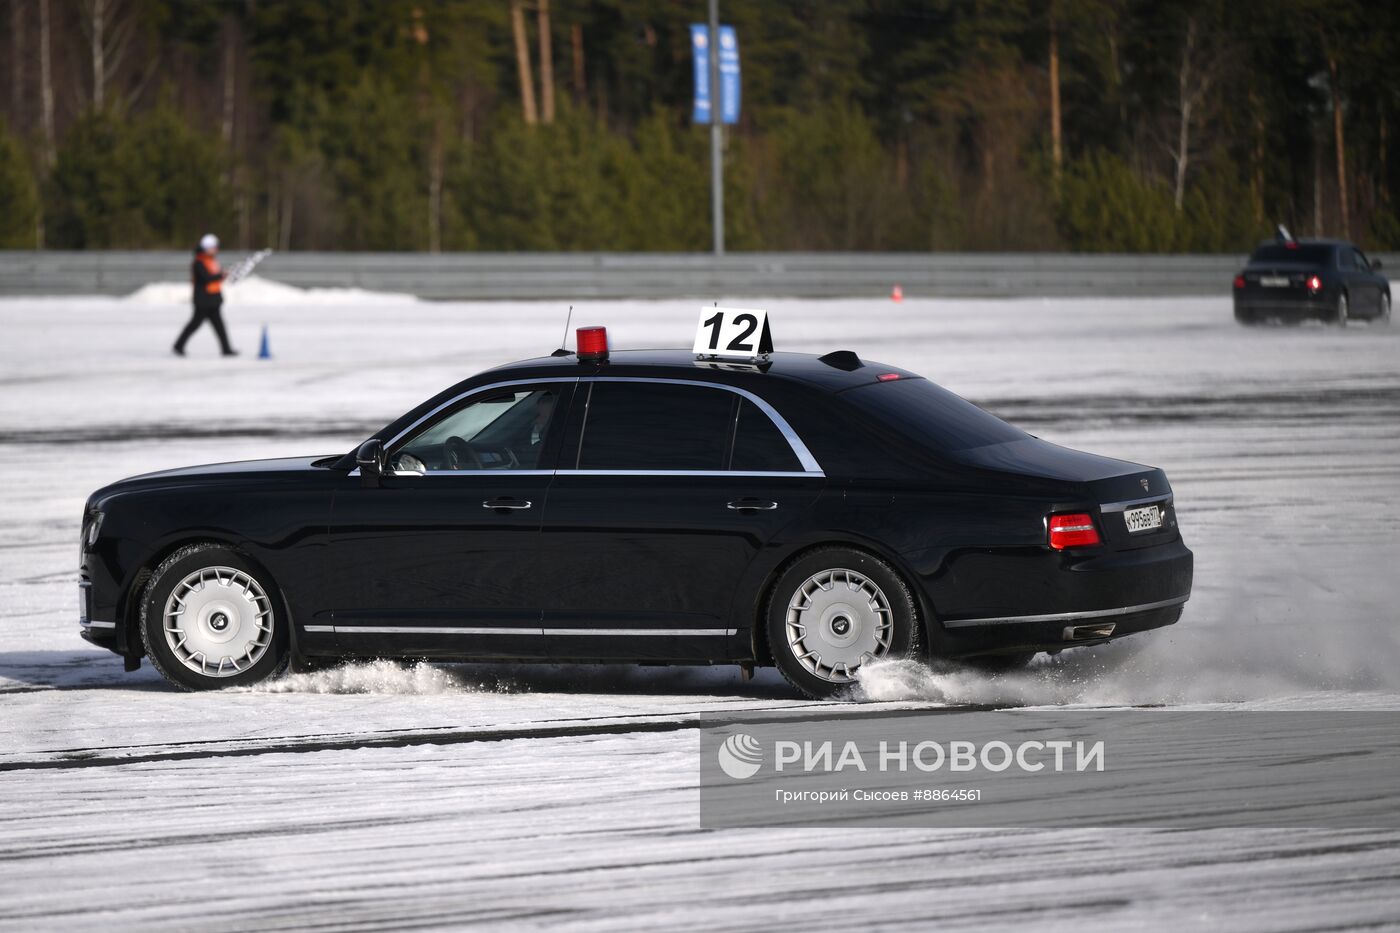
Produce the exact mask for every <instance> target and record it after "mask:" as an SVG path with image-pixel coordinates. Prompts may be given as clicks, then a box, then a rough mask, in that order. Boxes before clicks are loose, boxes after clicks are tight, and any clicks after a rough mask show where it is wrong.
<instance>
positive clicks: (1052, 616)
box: [943, 595, 1191, 628]
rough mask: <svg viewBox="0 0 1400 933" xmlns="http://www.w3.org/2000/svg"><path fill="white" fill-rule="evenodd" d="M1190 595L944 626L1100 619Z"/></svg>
mask: <svg viewBox="0 0 1400 933" xmlns="http://www.w3.org/2000/svg"><path fill="white" fill-rule="evenodd" d="M1190 598H1191V597H1190V596H1189V595H1188V596H1174V597H1172V598H1171V599H1163V600H1159V601H1157V602H1155V603H1142V604H1141V605H1138V606H1119V607H1118V608H1116V609H1089V610H1085V611H1083V612H1051V613H1047V614H1045V615H1038V616H996V617H993V618H987V619H945V620H944V622H943V627H944V628H966V627H968V626H972V625H1006V624H1011V623H1016V622H1072V621H1074V620H1076V619H1102V618H1104V617H1106V616H1125V615H1130V614H1132V613H1134V612H1150V611H1152V610H1153V609H1166V608H1167V607H1168V606H1179V605H1181V604H1182V603H1184V602H1186V601H1187V600H1188V599H1190Z"/></svg>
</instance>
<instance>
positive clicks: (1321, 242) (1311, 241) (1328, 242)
mask: <svg viewBox="0 0 1400 933" xmlns="http://www.w3.org/2000/svg"><path fill="white" fill-rule="evenodd" d="M1293 242H1294V243H1297V244H1298V245H1299V246H1350V247H1352V248H1353V249H1355V248H1356V244H1355V243H1352V242H1351V241H1350V240H1332V239H1328V238H1326V237H1316V238H1314V237H1300V238H1298V239H1296V240H1294V241H1293ZM1283 245H1284V244H1283V242H1282V241H1280V240H1260V241H1259V245H1258V246H1256V247H1255V249H1259V248H1260V247H1264V246H1283Z"/></svg>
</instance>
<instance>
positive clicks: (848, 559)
mask: <svg viewBox="0 0 1400 933" xmlns="http://www.w3.org/2000/svg"><path fill="white" fill-rule="evenodd" d="M767 632H768V644H769V646H770V647H771V648H772V651H773V662H774V663H775V664H776V665H777V666H778V670H779V671H781V672H782V675H783V677H785V678H786V679H787V681H788V683H790V684H792V685H793V686H794V687H796V688H797V689H798V690H800V691H802V692H803V693H805V694H806V695H807V696H809V697H813V698H816V699H824V698H826V697H831V696H834V695H836V694H838V693H840V692H841V691H843V690H845V689H847V688H848V687H850V686H851V685H852V684H854V683H855V681H856V677H857V674H858V672H859V671H860V669H861V667H862V666H863V665H865V664H868V663H870V662H871V661H876V660H880V659H882V658H897V657H904V656H906V655H909V654H913V653H915V652H917V651H918V648H919V644H920V638H919V619H918V612H917V611H916V609H915V603H914V596H913V594H912V593H911V592H910V591H909V587H908V586H907V585H905V583H904V581H903V580H902V579H901V578H900V576H899V574H898V573H896V572H895V570H894V568H893V567H891V566H890V565H889V564H887V563H885V562H884V561H882V560H880V559H878V558H876V557H874V556H872V555H870V554H867V553H865V552H863V551H857V550H855V549H853V548H845V547H829V548H821V549H820V550H816V551H813V552H811V553H809V554H807V555H806V556H804V557H801V558H799V559H797V560H796V561H794V562H793V563H792V564H790V565H789V566H788V567H787V569H786V570H784V571H783V573H782V575H781V576H780V577H779V578H778V582H777V583H776V584H775V585H774V587H773V592H772V594H771V595H770V597H769V600H768V613H767Z"/></svg>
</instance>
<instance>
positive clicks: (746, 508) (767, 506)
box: [729, 497, 778, 512]
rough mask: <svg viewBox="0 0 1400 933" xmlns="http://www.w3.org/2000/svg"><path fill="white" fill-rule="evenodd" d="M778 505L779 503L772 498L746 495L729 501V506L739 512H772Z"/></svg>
mask: <svg viewBox="0 0 1400 933" xmlns="http://www.w3.org/2000/svg"><path fill="white" fill-rule="evenodd" d="M777 507H778V503H776V502H774V501H773V500H771V499H754V498H749V497H745V498H743V499H735V500H734V501H733V502H731V503H729V508H731V509H734V510H735V511H738V512H771V511H773V510H774V509H776V508H777Z"/></svg>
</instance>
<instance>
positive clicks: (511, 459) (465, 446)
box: [442, 435, 520, 470]
mask: <svg viewBox="0 0 1400 933" xmlns="http://www.w3.org/2000/svg"><path fill="white" fill-rule="evenodd" d="M442 450H443V453H444V454H445V455H446V458H447V468H448V469H449V470H514V469H516V468H517V467H519V466H520V459H519V458H518V457H516V456H515V451H513V450H511V449H510V448H509V447H506V446H504V445H496V444H477V443H472V442H470V441H464V440H462V439H461V438H460V437H457V436H456V435H453V436H452V437H449V438H448V439H447V440H445V441H443V443H442ZM483 453H492V454H496V455H497V457H496V458H493V462H492V463H491V465H490V466H488V465H487V464H486V461H485V460H484V459H483V458H482V456H481V455H482V454H483ZM497 459H499V463H497V462H495V461H496V460H497Z"/></svg>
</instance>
